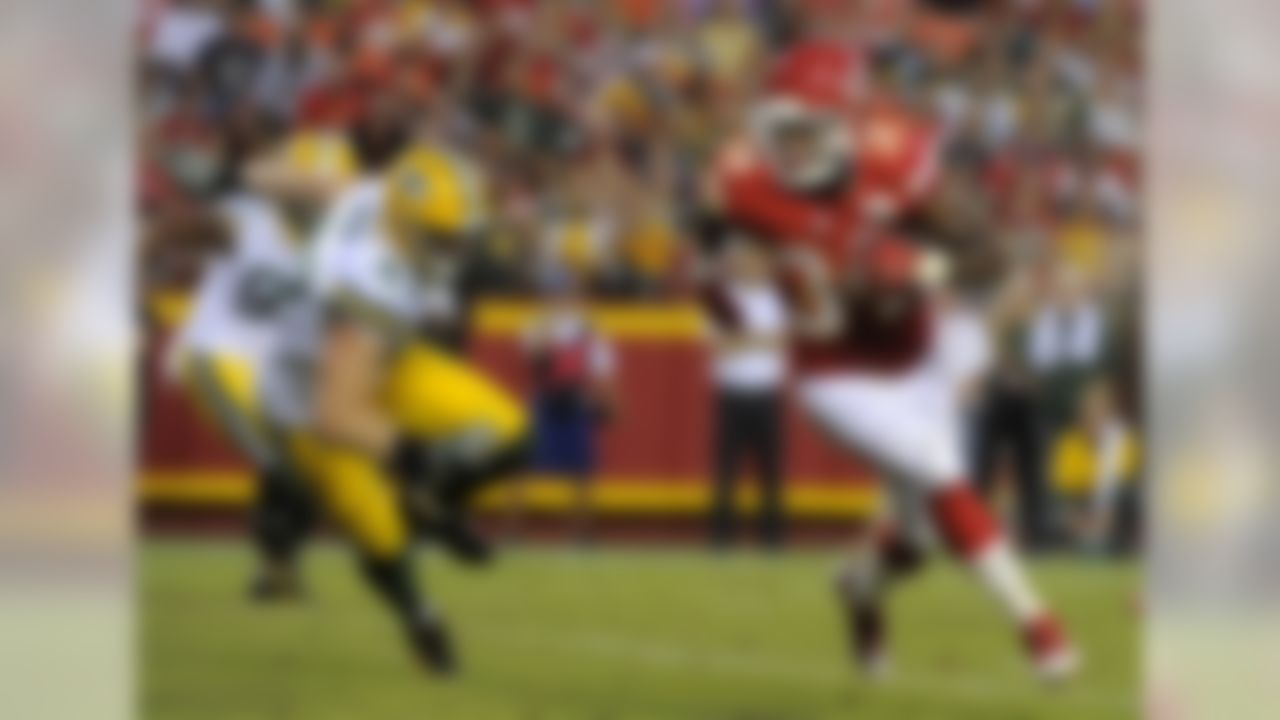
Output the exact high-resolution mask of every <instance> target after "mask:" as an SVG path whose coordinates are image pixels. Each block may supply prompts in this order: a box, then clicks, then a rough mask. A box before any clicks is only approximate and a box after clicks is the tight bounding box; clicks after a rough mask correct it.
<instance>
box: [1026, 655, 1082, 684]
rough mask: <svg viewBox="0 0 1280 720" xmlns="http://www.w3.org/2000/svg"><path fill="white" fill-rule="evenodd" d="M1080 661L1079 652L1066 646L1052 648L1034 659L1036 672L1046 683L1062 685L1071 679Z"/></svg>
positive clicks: (1078, 670) (1077, 671)
mask: <svg viewBox="0 0 1280 720" xmlns="http://www.w3.org/2000/svg"><path fill="white" fill-rule="evenodd" d="M1081 665H1082V662H1081V660H1080V653H1079V652H1077V651H1076V649H1075V648H1073V647H1070V646H1067V647H1061V648H1058V649H1056V650H1053V651H1051V652H1049V653H1047V654H1045V655H1042V656H1040V657H1037V658H1036V659H1035V669H1036V674H1037V675H1038V676H1040V679H1041V680H1042V681H1043V682H1044V683H1045V684H1046V685H1053V686H1057V685H1062V684H1065V683H1067V682H1069V681H1070V680H1071V679H1073V678H1074V677H1075V676H1076V675H1077V674H1078V673H1079V672H1080V666H1081Z"/></svg>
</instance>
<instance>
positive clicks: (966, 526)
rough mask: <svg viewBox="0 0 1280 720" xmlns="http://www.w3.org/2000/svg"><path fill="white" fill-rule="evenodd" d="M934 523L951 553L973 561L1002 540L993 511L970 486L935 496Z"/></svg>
mask: <svg viewBox="0 0 1280 720" xmlns="http://www.w3.org/2000/svg"><path fill="white" fill-rule="evenodd" d="M930 509H931V510H932V512H933V519H934V521H935V522H936V523H937V525H938V531H939V532H940V533H941V534H942V539H943V541H945V542H946V544H947V547H948V548H950V549H951V552H953V553H955V554H956V555H957V556H958V557H960V558H962V559H965V560H969V559H972V558H973V557H974V556H975V555H977V554H978V553H980V552H981V551H982V550H984V549H985V548H986V547H987V546H988V545H990V544H991V543H992V542H993V541H995V540H996V539H998V538H999V537H1000V528H999V526H998V525H997V524H996V521H995V518H993V517H992V516H991V511H989V510H987V506H986V505H985V504H984V503H983V502H982V500H981V499H979V498H978V496H977V495H976V494H975V493H974V492H973V489H972V488H970V487H969V485H968V483H964V482H961V483H957V484H955V485H953V486H951V487H948V488H945V489H943V490H940V491H939V492H937V493H936V494H934V496H933V498H932V499H931V501H930Z"/></svg>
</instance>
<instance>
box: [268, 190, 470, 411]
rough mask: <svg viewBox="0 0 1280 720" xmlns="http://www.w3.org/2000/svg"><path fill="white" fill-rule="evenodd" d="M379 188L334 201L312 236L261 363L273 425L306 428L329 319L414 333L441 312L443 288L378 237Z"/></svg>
mask: <svg viewBox="0 0 1280 720" xmlns="http://www.w3.org/2000/svg"><path fill="white" fill-rule="evenodd" d="M382 197H383V195H382V188H381V185H380V183H378V182H377V181H374V180H368V181H364V182H361V183H358V184H356V185H355V186H353V187H352V188H350V189H349V190H348V191H347V192H346V193H344V194H343V195H342V196H341V197H339V198H338V199H337V200H336V201H335V203H334V205H333V208H332V209H331V210H330V212H329V213H328V214H327V215H326V217H325V219H324V220H323V222H322V223H321V225H320V226H319V228H318V230H317V235H316V237H315V239H314V240H313V243H312V245H311V252H310V255H309V262H308V269H307V279H306V288H305V291H304V293H303V296H302V299H301V301H300V302H298V303H297V304H296V305H294V306H293V307H291V308H290V309H289V310H288V311H287V312H286V314H285V315H284V316H283V317H282V319H281V322H280V324H279V326H278V331H277V333H276V337H275V338H274V342H273V345H272V350H271V352H270V358H269V360H268V362H267V370H266V375H265V378H264V382H263V388H262V393H263V398H262V399H263V403H264V407H265V409H266V413H267V416H268V417H269V418H270V419H271V420H272V421H273V422H274V423H276V424H278V425H280V426H283V427H289V428H299V427H306V426H307V424H308V423H309V420H310V415H311V410H310V408H311V395H312V380H313V376H314V370H315V364H316V360H317V357H318V354H319V352H320V347H321V344H322V342H323V333H324V330H325V323H326V319H327V317H328V315H329V313H330V312H331V311H332V310H333V309H334V308H335V307H338V306H343V307H348V308H350V307H355V308H358V309H359V311H360V312H366V313H370V314H373V315H376V316H377V320H378V322H380V323H384V324H386V325H388V326H395V327H396V328H397V329H399V330H400V331H403V332H410V333H411V332H413V330H414V329H415V328H416V327H418V326H420V325H421V324H422V323H424V322H425V321H427V320H428V319H430V318H432V317H434V316H436V315H437V314H438V313H439V312H441V300H440V299H441V297H452V293H451V291H450V288H449V284H448V283H426V282H423V281H422V280H421V279H420V278H419V277H418V276H417V275H416V274H415V273H414V272H413V270H412V269H411V268H410V266H409V265H408V264H407V263H405V262H404V260H403V259H402V258H401V256H400V255H399V254H398V253H397V251H396V250H395V248H394V246H393V244H392V243H391V242H390V241H389V239H388V238H387V237H386V236H385V235H384V234H383V230H382V228H381V218H382Z"/></svg>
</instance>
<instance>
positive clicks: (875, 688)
mask: <svg viewBox="0 0 1280 720" xmlns="http://www.w3.org/2000/svg"><path fill="white" fill-rule="evenodd" d="M472 632H473V633H475V634H479V635H486V636H489V639H491V640H496V641H500V642H513V643H516V644H519V645H524V646H526V647H535V648H544V649H555V650H560V651H565V652H570V653H575V654H582V655H591V656H595V657H597V658H609V659H616V660H623V661H626V662H634V663H642V664H645V665H649V666H653V667H658V668H669V669H679V670H680V671H681V672H689V671H693V672H698V671H702V672H710V673H715V674H719V675H729V676H740V677H744V678H748V677H749V678H751V679H752V680H771V681H782V682H787V683H791V684H797V685H807V686H819V687H823V688H826V689H836V690H838V689H840V688H853V687H858V688H862V689H865V691H866V692H889V693H894V694H900V693H904V692H905V693H911V694H919V695H924V696H930V697H945V698H950V699H954V700H959V701H965V702H969V703H974V702H978V703H980V702H983V701H990V700H992V699H997V698H1000V699H1017V700H1023V699H1027V698H1028V697H1033V696H1035V694H1036V693H1037V692H1040V693H1041V694H1042V695H1043V697H1044V699H1045V701H1046V702H1065V703H1068V704H1071V705H1073V706H1077V707H1081V708H1084V707H1088V708H1092V709H1096V710H1112V711H1115V710H1130V711H1132V712H1134V713H1135V714H1136V713H1137V712H1138V699H1137V698H1138V690H1137V689H1135V691H1134V695H1133V696H1130V695H1128V694H1126V693H1123V692H1109V691H1102V690H1082V689H1079V688H1065V689H1063V690H1062V691H1061V692H1060V693H1055V692H1054V691H1053V690H1051V689H1047V688H1045V689H1042V688H1040V687H1039V686H1037V685H1036V684H1035V682H1036V681H1035V680H1034V678H1033V677H1032V675H1031V673H1030V671H1028V673H1027V676H1026V678H1025V681H1024V684H1019V683H1016V682H1001V681H999V680H996V679H992V680H984V679H979V678H961V677H956V676H943V675H938V674H936V673H935V674H925V673H920V672H917V671H905V670H902V669H896V670H895V673H894V674H893V675H892V676H891V677H890V678H889V679H888V680H886V681H884V682H882V683H878V684H871V683H867V682H864V681H861V680H859V679H858V678H857V677H856V671H855V670H854V669H853V668H852V667H850V666H848V665H845V664H835V665H827V664H825V663H813V662H806V661H797V660H793V659H792V660H788V659H783V658H781V657H777V656H769V655H761V654H752V653H740V652H726V651H723V650H703V649H699V650H694V649H690V648H687V647H681V646H678V645H670V644H664V643H660V642H654V641H653V640H650V639H644V638H636V637H632V636H628V635H625V634H621V633H613V632H607V631H599V630H586V631H584V630H574V631H568V632H563V633H551V632H547V631H545V630H536V629H530V628H528V627H518V626H517V627H506V628H501V629H495V628H494V627H493V626H490V627H488V628H486V629H485V630H484V631H480V628H475V629H474V630H472Z"/></svg>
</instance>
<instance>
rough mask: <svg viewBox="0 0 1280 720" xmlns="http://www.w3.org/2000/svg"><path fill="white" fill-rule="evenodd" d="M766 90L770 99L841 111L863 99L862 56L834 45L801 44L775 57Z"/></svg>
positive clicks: (864, 89)
mask: <svg viewBox="0 0 1280 720" xmlns="http://www.w3.org/2000/svg"><path fill="white" fill-rule="evenodd" d="M765 87H766V91H767V94H768V96H769V97H770V98H786V99H788V100H790V101H792V102H795V103H797V104H801V105H805V106H807V107H810V108H813V109H820V110H826V111H831V112H844V111H848V110H850V109H852V108H853V107H854V105H855V104H856V103H857V102H858V101H859V100H860V99H861V98H862V97H863V96H864V94H865V92H866V87H867V78H866V67H865V65H864V63H863V61H862V58H861V56H860V55H859V54H858V53H856V52H854V51H853V50H852V49H850V48H849V47H847V46H845V45H841V44H839V43H834V42H808V43H801V44H799V45H796V46H795V47H793V48H791V49H790V50H788V51H787V52H786V53H785V54H784V55H782V57H780V58H778V60H777V62H776V63H774V65H773V67H772V68H770V70H769V74H768V77H767V78H766V82H765Z"/></svg>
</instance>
